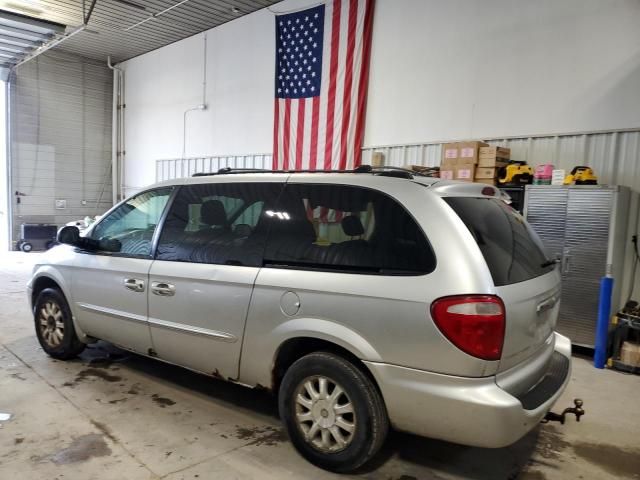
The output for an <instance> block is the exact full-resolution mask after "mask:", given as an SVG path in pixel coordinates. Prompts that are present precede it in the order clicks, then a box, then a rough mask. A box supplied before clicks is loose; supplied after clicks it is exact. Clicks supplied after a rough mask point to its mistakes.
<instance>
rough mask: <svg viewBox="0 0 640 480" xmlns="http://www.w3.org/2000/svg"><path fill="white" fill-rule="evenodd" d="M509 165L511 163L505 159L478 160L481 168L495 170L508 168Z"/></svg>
mask: <svg viewBox="0 0 640 480" xmlns="http://www.w3.org/2000/svg"><path fill="white" fill-rule="evenodd" d="M508 164H509V162H508V161H507V160H505V159H504V158H488V157H484V158H483V157H480V158H479V159H478V166H479V167H494V168H500V167H506V166H507V165H508Z"/></svg>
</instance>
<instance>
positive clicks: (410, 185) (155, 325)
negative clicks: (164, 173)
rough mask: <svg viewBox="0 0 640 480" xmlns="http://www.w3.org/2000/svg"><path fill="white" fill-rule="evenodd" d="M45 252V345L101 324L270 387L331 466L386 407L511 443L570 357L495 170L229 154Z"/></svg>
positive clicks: (178, 357) (283, 412) (363, 458)
mask: <svg viewBox="0 0 640 480" xmlns="http://www.w3.org/2000/svg"><path fill="white" fill-rule="evenodd" d="M58 239H59V242H60V243H62V245H60V246H57V247H55V248H53V249H52V250H50V251H49V252H48V253H47V254H46V255H45V256H43V259H42V261H41V262H39V264H38V265H36V266H35V268H34V271H33V278H32V279H31V281H30V283H29V300H30V301H31V304H32V307H33V314H34V319H35V328H36V332H37V336H38V340H39V341H40V344H41V345H42V348H43V349H44V350H45V351H46V352H47V353H48V354H49V355H51V356H52V357H54V358H59V359H68V358H72V357H74V356H76V355H78V354H79V353H80V352H81V351H82V350H83V348H84V347H85V345H86V344H87V343H91V342H94V341H96V340H97V339H103V340H106V341H108V342H112V343H114V344H116V345H118V346H120V347H122V348H124V349H127V350H130V351H133V352H136V353H139V354H141V355H147V356H150V357H154V358H158V359H160V360H163V361H165V362H170V363H173V364H177V365H181V366H184V367H186V368H189V369H192V370H196V371H198V372H202V373H204V374H206V375H209V376H212V377H215V378H218V379H224V380H228V381H231V382H236V383H240V384H242V385H246V386H249V387H253V388H266V389H269V390H271V391H272V392H274V393H275V394H277V396H278V404H279V410H280V416H281V418H282V421H283V423H284V424H285V426H286V429H287V431H288V434H289V436H290V438H291V441H292V443H293V445H294V446H295V447H296V448H297V450H298V451H299V452H300V453H301V454H302V455H303V456H304V457H306V458H307V459H308V460H309V461H311V462H312V463H314V464H316V465H318V466H320V467H322V468H325V469H328V470H332V471H337V472H347V471H352V470H354V469H357V468H358V467H360V466H361V465H363V464H364V463H365V462H367V461H368V460H369V459H371V457H373V456H374V455H375V454H376V452H377V451H378V449H379V448H380V446H381V445H382V444H383V442H384V439H385V436H386V434H387V431H388V429H389V428H390V427H393V428H395V429H397V430H401V431H406V432H411V433H415V434H418V435H424V436H427V437H432V438H438V439H443V440H447V441H451V442H457V443H461V444H465V445H473V446H480V447H503V446H506V445H509V444H511V443H513V442H515V441H517V440H518V439H519V438H521V437H522V436H523V435H525V434H526V433H527V432H528V431H530V430H531V429H533V428H534V427H535V426H536V425H537V424H538V423H539V422H540V421H541V420H542V419H543V418H544V417H545V415H546V414H547V412H548V411H549V410H550V409H551V407H552V406H553V404H554V403H555V402H556V400H557V399H558V397H559V396H560V394H561V393H562V392H563V390H564V389H565V387H566V385H567V382H568V381H569V377H570V367H571V345H570V342H569V340H568V339H567V338H566V337H563V336H561V335H559V334H557V333H556V332H554V326H555V324H556V319H557V316H558V309H559V295H560V275H559V273H558V271H557V269H556V267H555V262H553V261H550V260H549V259H548V258H546V256H545V254H544V252H543V249H542V247H541V244H540V242H539V240H538V238H537V237H536V235H535V233H534V232H533V231H532V230H531V228H530V227H529V226H528V224H527V223H526V221H525V220H524V219H523V218H522V217H521V216H520V215H519V214H518V213H517V212H516V211H515V210H513V209H512V208H511V207H510V206H509V205H507V204H506V203H505V202H504V201H502V200H501V198H500V195H499V192H498V190H497V189H496V188H495V187H492V186H488V185H482V184H475V183H461V182H452V181H440V180H439V179H434V178H427V177H422V176H419V175H418V174H415V173H411V172H409V171H402V170H400V169H388V168H387V169H372V168H370V167H362V168H359V169H357V170H355V171H352V172H345V173H326V172H324V173H322V172H318V173H311V172H309V173H291V172H271V173H261V172H252V171H242V170H225V171H221V172H218V173H215V174H203V175H198V176H194V177H192V178H188V179H178V180H173V181H169V182H164V183H160V184H157V185H155V186H153V187H150V188H149V189H147V190H145V191H143V192H141V193H138V194H136V195H134V196H133V197H131V198H129V199H127V200H125V201H123V202H121V203H120V204H118V205H117V206H115V207H114V208H113V209H111V210H110V211H109V212H108V213H107V214H106V215H104V217H102V218H101V219H100V221H98V222H97V223H96V224H95V225H94V226H93V227H92V228H91V229H90V230H89V231H88V232H87V233H86V234H85V235H84V236H80V235H79V233H78V231H77V229H75V227H64V228H63V229H62V230H61V231H60V232H59V237H58Z"/></svg>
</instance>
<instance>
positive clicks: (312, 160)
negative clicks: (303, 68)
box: [309, 97, 320, 170]
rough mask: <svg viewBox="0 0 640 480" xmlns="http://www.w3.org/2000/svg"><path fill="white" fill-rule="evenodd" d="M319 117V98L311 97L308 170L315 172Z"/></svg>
mask: <svg viewBox="0 0 640 480" xmlns="http://www.w3.org/2000/svg"><path fill="white" fill-rule="evenodd" d="M319 117H320V97H313V113H312V115H311V146H310V154H309V169H310V170H315V169H316V168H317V162H318V121H319V119H320V118H319Z"/></svg>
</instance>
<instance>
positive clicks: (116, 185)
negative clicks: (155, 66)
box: [107, 56, 124, 204]
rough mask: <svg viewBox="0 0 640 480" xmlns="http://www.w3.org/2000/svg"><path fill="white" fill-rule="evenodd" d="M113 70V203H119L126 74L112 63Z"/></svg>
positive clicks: (108, 64)
mask: <svg viewBox="0 0 640 480" xmlns="http://www.w3.org/2000/svg"><path fill="white" fill-rule="evenodd" d="M107 66H108V67H109V68H110V69H111V70H113V111H112V125H111V182H112V187H111V192H112V198H113V203H114V204H115V203H118V201H120V200H121V199H122V198H123V195H124V72H123V70H122V69H121V68H119V67H116V66H114V65H113V64H112V63H111V56H108V57H107Z"/></svg>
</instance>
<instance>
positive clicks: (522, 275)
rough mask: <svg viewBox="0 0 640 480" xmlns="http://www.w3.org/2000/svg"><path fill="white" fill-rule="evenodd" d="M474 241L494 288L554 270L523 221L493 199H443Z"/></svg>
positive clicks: (515, 213) (537, 239) (538, 240)
mask: <svg viewBox="0 0 640 480" xmlns="http://www.w3.org/2000/svg"><path fill="white" fill-rule="evenodd" d="M444 201H445V202H447V203H448V204H449V206H450V207H451V208H452V209H453V210H454V211H455V212H456V213H457V214H458V216H459V217H460V219H461V220H462V221H463V222H464V223H465V225H466V226H467V228H468V229H469V231H470V232H471V235H473V238H474V239H475V241H476V243H477V244H478V247H480V251H481V252H482V255H483V256H484V259H485V261H486V262H487V265H488V267H489V270H490V271H491V276H492V277H493V282H494V284H495V285H496V286H498V287H499V286H503V285H511V284H513V283H519V282H524V281H526V280H530V279H532V278H535V277H538V276H540V275H544V274H545V273H548V272H550V271H552V270H553V269H554V268H555V262H554V261H552V260H549V259H548V258H547V256H546V254H545V252H544V247H543V246H542V242H541V241H540V239H539V238H538V236H537V234H536V233H535V232H534V231H533V230H532V229H531V227H530V226H529V224H528V223H527V222H526V221H525V219H524V218H523V217H522V216H521V215H520V214H519V213H518V212H516V211H515V210H514V209H513V208H511V207H510V206H509V205H507V204H506V203H504V202H503V201H501V200H498V199H496V198H475V197H445V198H444Z"/></svg>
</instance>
